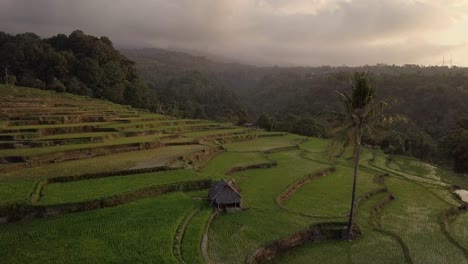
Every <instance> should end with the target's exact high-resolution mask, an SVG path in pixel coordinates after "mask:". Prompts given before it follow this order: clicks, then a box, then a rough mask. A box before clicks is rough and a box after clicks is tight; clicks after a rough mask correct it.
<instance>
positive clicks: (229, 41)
mask: <svg viewBox="0 0 468 264" xmlns="http://www.w3.org/2000/svg"><path fill="white" fill-rule="evenodd" d="M74 29H82V30H84V31H85V32H86V33H89V34H96V35H107V36H109V37H110V38H111V39H112V40H113V41H114V43H115V44H116V46H118V47H119V46H120V47H148V46H156V47H162V48H167V47H179V48H185V49H192V50H200V51H204V52H208V53H214V54H220V55H224V56H225V57H233V58H238V59H239V60H242V61H247V62H251V63H261V64H297V65H322V64H331V65H343V64H347V65H361V64H375V63H380V62H383V63H389V64H393V63H395V64H404V63H418V64H432V65H434V64H441V63H442V56H444V55H445V56H446V57H447V58H448V57H449V56H450V54H451V55H452V57H453V62H454V63H455V64H457V65H465V66H468V45H467V44H468V34H467V33H466V32H467V29H468V0H425V1H424V0H134V1H124V0H80V1H72V0H41V1H37V0H2V1H1V2H0V30H3V31H7V32H10V33H17V32H24V31H32V32H36V33H38V34H40V35H43V36H50V35H52V34H56V33H63V32H65V33H70V32H71V31H72V30H74Z"/></svg>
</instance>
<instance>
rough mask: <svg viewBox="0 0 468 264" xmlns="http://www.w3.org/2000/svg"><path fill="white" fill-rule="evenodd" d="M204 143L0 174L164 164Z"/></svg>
mask: <svg viewBox="0 0 468 264" xmlns="http://www.w3.org/2000/svg"><path fill="white" fill-rule="evenodd" d="M204 148H205V147H204V146H201V145H182V146H167V147H161V148H157V149H149V150H142V151H133V152H126V153H118V154H111V155H106V156H100V157H94V158H91V159H85V160H74V161H68V162H63V163H54V164H45V165H42V166H39V167H33V168H27V169H22V170H18V171H12V172H8V173H2V174H0V179H3V180H15V179H43V178H53V177H57V176H60V177H64V176H70V177H71V176H77V175H82V174H89V173H101V172H108V171H119V170H129V169H138V168H147V167H156V166H163V165H164V164H166V162H168V161H170V160H172V159H173V158H175V157H179V156H181V155H184V154H187V153H193V152H196V151H200V150H203V149H204Z"/></svg>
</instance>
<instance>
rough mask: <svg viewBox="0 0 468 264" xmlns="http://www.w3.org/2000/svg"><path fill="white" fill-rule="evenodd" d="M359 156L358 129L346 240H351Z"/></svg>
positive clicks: (359, 140) (358, 129) (358, 130)
mask: <svg viewBox="0 0 468 264" xmlns="http://www.w3.org/2000/svg"><path fill="white" fill-rule="evenodd" d="M360 156H361V137H360V128H357V129H356V145H355V148H354V176H353V191H352V194H351V209H350V210H349V220H348V228H347V230H346V233H347V239H353V232H352V231H353V221H354V209H355V206H354V202H355V201H356V185H357V176H358V168H359V158H360Z"/></svg>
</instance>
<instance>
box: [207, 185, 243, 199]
mask: <svg viewBox="0 0 468 264" xmlns="http://www.w3.org/2000/svg"><path fill="white" fill-rule="evenodd" d="M208 196H209V198H210V201H211V202H212V203H213V202H214V203H216V204H232V203H240V202H241V199H242V197H241V195H240V194H239V190H238V189H237V187H236V186H235V184H234V182H232V180H229V181H225V180H224V179H221V180H220V181H219V182H217V183H215V184H214V185H213V186H212V187H211V189H210V191H209V192H208Z"/></svg>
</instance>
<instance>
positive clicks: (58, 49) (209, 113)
mask: <svg viewBox="0 0 468 264" xmlns="http://www.w3.org/2000/svg"><path fill="white" fill-rule="evenodd" d="M149 66H150V71H148V72H146V74H145V72H144V75H145V79H146V80H148V81H149V84H148V83H147V82H144V81H142V79H141V78H140V77H139V75H138V74H137V72H136V70H135V67H134V63H133V62H132V61H130V60H128V59H127V58H126V57H125V56H123V55H122V54H121V53H120V52H119V51H118V50H116V49H115V48H114V46H113V44H112V42H111V40H110V39H109V38H107V37H100V38H97V37H94V36H91V35H86V34H85V33H83V32H82V31H79V30H77V31H74V32H72V33H71V34H70V35H69V36H67V35H64V34H59V35H57V36H53V37H51V38H45V39H41V38H40V37H39V36H37V35H36V34H34V33H24V34H18V35H15V36H12V35H9V34H6V33H3V32H0V67H1V69H2V74H0V81H1V82H5V81H7V82H8V83H9V84H12V85H15V84H17V85H21V86H28V87H34V88H40V89H47V90H56V91H59V92H65V91H66V92H69V93H73V94H78V95H88V96H92V97H96V98H104V99H108V100H111V101H113V102H116V103H120V104H129V105H132V106H134V107H140V108H146V109H149V110H152V111H154V112H158V113H165V114H170V115H174V116H178V117H188V118H209V119H223V118H224V117H226V116H227V118H228V119H230V120H234V121H236V120H238V118H237V115H238V112H239V109H240V107H239V104H238V102H237V99H236V97H235V96H234V95H233V94H232V92H230V91H228V90H226V89H225V88H224V87H223V86H222V85H221V84H219V83H215V82H213V81H211V80H208V79H207V78H206V77H204V76H203V75H201V74H200V73H198V72H195V71H180V70H178V68H174V67H166V66H165V65H158V64H157V62H154V61H153V63H152V64H150V65H149ZM4 70H6V71H7V73H6V74H3V71H4ZM5 79H6V80H5Z"/></svg>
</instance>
